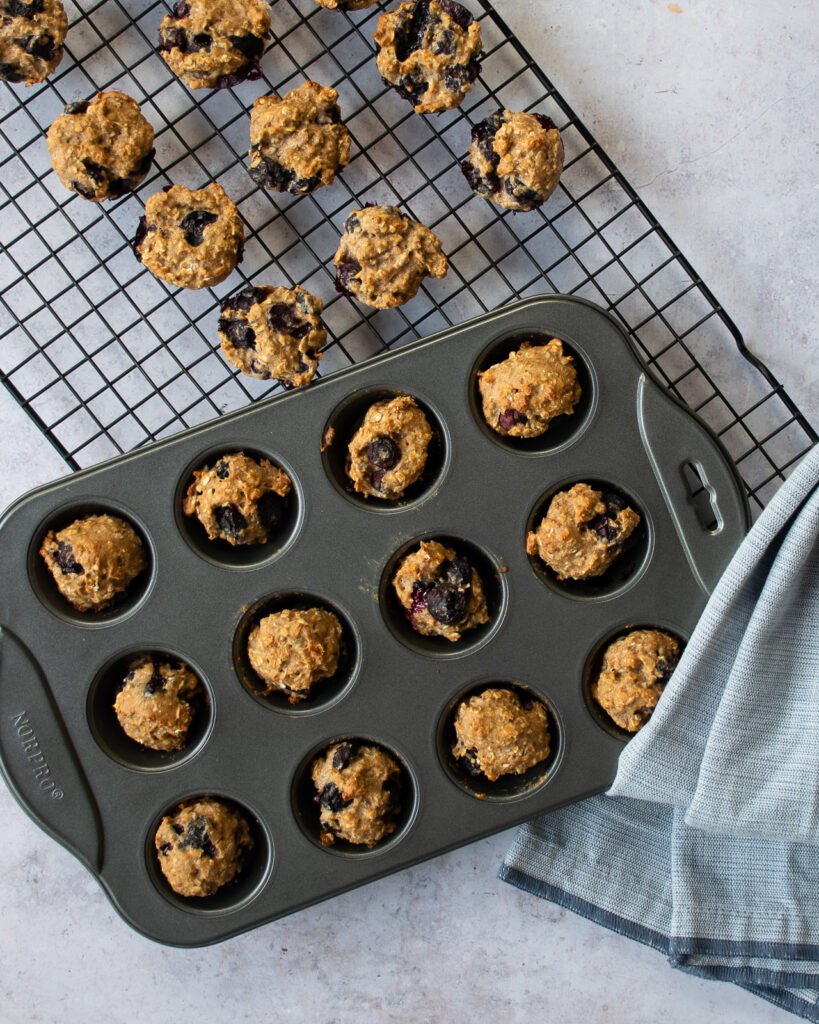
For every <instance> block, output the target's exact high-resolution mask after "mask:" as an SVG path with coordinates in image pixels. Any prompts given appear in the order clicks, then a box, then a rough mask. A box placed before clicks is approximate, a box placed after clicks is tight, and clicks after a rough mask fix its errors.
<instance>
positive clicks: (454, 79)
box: [373, 0, 483, 114]
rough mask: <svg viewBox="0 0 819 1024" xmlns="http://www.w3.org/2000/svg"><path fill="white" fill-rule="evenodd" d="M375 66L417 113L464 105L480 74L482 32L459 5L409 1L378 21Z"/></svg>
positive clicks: (448, 1) (446, 1)
mask: <svg viewBox="0 0 819 1024" xmlns="http://www.w3.org/2000/svg"><path fill="white" fill-rule="evenodd" d="M373 38H374V39H375V43H376V46H377V47H378V54H377V56H376V65H377V66H378V71H379V73H380V75H381V77H382V78H383V79H384V81H385V83H386V84H387V85H391V86H393V88H394V89H396V90H397V92H399V93H400V94H401V95H402V96H403V97H404V98H405V99H407V100H409V101H410V103H412V105H413V108H414V110H415V113H416V114H431V113H435V112H438V111H441V110H450V109H451V108H452V107H457V106H459V105H460V104H461V103H462V102H463V99H464V96H466V94H467V93H468V92H469V90H470V89H471V88H472V83H473V82H474V81H475V79H476V78H477V77H478V73H479V71H480V69H481V64H480V60H481V56H482V45H483V44H482V42H481V28H480V25H479V24H478V23H477V21H475V19H474V18H473V17H472V15H471V14H470V13H469V11H468V10H467V9H466V8H465V7H462V6H461V5H460V4H459V3H456V2H455V0H407V2H406V3H402V4H401V6H400V7H398V8H396V10H394V11H389V12H388V13H386V14H382V15H381V17H380V18H379V19H378V27H377V28H376V31H375V35H374V36H373Z"/></svg>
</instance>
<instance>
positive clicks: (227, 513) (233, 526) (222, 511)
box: [213, 503, 247, 539]
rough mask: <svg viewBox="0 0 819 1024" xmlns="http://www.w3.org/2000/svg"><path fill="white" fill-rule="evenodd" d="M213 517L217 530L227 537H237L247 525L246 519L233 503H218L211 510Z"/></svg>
mask: <svg viewBox="0 0 819 1024" xmlns="http://www.w3.org/2000/svg"><path fill="white" fill-rule="evenodd" d="M213 518H214V519H215V520H216V525H217V526H218V527H219V530H220V531H221V532H222V533H223V534H225V536H227V537H233V538H234V539H237V538H239V537H240V536H241V534H242V531H243V530H244V529H245V528H246V527H247V520H246V519H245V517H244V516H243V515H242V513H241V512H240V511H239V509H238V508H237V507H236V506H235V505H234V504H232V503H231V504H229V505H218V506H217V507H216V508H215V509H214V510H213Z"/></svg>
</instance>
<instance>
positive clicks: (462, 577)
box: [444, 556, 472, 590]
mask: <svg viewBox="0 0 819 1024" xmlns="http://www.w3.org/2000/svg"><path fill="white" fill-rule="evenodd" d="M444 579H445V580H446V582H447V583H451V584H452V586H453V587H459V588H460V589H462V590H466V588H467V587H470V586H472V566H471V565H470V564H469V562H468V561H467V559H466V558H464V557H463V556H460V557H458V558H455V559H453V560H452V561H451V562H447V563H446V565H445V566H444Z"/></svg>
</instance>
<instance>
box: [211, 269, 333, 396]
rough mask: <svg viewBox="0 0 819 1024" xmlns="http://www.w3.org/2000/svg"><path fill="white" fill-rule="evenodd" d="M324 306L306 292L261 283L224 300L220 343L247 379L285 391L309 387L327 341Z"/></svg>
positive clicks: (226, 356) (223, 350) (319, 300)
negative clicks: (266, 382) (276, 383)
mask: <svg viewBox="0 0 819 1024" xmlns="http://www.w3.org/2000/svg"><path fill="white" fill-rule="evenodd" d="M323 307H324V303H323V302H322V301H321V299H319V298H316V296H315V295H311V294H310V292H308V291H305V290H304V288H299V287H296V288H284V287H282V286H278V287H276V288H272V287H269V286H268V285H259V286H256V287H255V288H245V289H244V290H243V291H241V292H239V294H238V295H231V296H230V297H229V298H227V299H225V300H224V301H223V302H222V315H221V316H220V318H219V340H220V342H221V344H222V352H223V353H224V355H225V358H226V359H227V361H228V362H229V363H232V364H233V366H235V367H237V369H239V370H241V371H242V373H244V374H246V375H247V376H248V377H256V378H257V379H258V380H270V379H273V380H278V381H279V382H280V383H281V384H282V385H283V386H284V387H285V388H301V387H304V386H305V385H306V384H309V383H310V381H311V380H312V379H313V375H314V374H315V372H316V368H317V367H318V364H319V360H320V359H321V352H320V351H319V349H321V348H322V347H323V346H324V345H325V344H326V342H327V331H325V329H324V328H323V327H322V324H321V319H320V315H321V311H322V309H323Z"/></svg>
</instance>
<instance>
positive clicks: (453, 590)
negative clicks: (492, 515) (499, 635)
mask: <svg viewBox="0 0 819 1024" xmlns="http://www.w3.org/2000/svg"><path fill="white" fill-rule="evenodd" d="M392 585H393V587H394V588H395V593H396V594H397V595H398V600H399V602H400V604H401V607H402V608H403V609H404V614H405V615H406V617H407V619H408V620H409V623H410V625H411V626H412V628H413V629H414V630H415V632H416V633H420V634H421V635H422V636H441V637H444V638H446V639H447V640H450V641H451V642H452V643H455V642H457V641H458V640H460V639H461V637H462V636H463V634H464V633H465V632H467V631H468V630H470V629H474V628H475V627H476V626H482V625H483V624H484V623H486V622H488V621H489V612H488V610H487V607H486V597H485V595H484V591H483V584H482V582H481V578H480V576H479V575H478V573H477V572H476V571H475V569H473V568H472V566H471V565H470V564H469V561H468V559H466V558H465V557H464V556H463V555H458V554H457V552H455V551H454V550H453V549H452V548H447V547H444V545H443V544H440V543H439V542H438V541H437V540H429V541H427V540H422V541H421V543H420V545H419V547H418V549H417V550H416V551H413V552H411V553H410V554H409V555H407V556H406V557H405V558H403V559H402V560H401V562H400V564H399V566H398V568H397V569H396V571H395V575H394V576H393V580H392Z"/></svg>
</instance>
